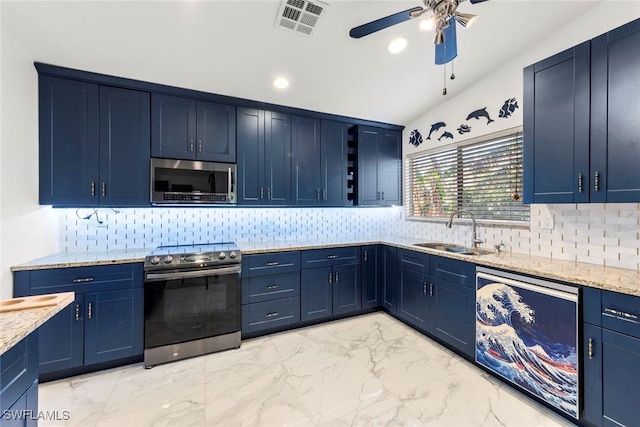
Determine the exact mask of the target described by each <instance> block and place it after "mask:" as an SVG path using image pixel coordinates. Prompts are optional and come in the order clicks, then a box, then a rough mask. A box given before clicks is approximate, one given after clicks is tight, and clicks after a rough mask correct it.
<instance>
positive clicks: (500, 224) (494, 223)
mask: <svg viewBox="0 0 640 427" xmlns="http://www.w3.org/2000/svg"><path fill="white" fill-rule="evenodd" d="M405 219H406V220H407V221H415V222H428V223H433V224H446V223H447V222H448V221H449V218H425V217H419V216H408V217H406V218H405ZM472 222H473V221H472V220H471V218H467V217H464V218H457V217H456V218H454V220H453V223H454V224H461V223H463V224H467V223H468V224H471V223H472ZM476 223H477V225H478V226H480V227H491V228H511V229H513V228H518V229H524V230H529V229H530V223H529V222H522V221H499V220H491V219H477V220H476Z"/></svg>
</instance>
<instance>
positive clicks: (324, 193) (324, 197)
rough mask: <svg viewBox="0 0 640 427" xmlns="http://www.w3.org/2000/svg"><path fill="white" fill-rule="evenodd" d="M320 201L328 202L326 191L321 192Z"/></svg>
mask: <svg viewBox="0 0 640 427" xmlns="http://www.w3.org/2000/svg"><path fill="white" fill-rule="evenodd" d="M320 200H327V191H326V190H324V189H323V190H320Z"/></svg>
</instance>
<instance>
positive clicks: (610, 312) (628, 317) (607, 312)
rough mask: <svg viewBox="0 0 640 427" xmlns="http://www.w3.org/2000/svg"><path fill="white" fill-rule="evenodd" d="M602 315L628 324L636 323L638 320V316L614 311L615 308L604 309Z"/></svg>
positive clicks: (639, 317) (639, 318)
mask: <svg viewBox="0 0 640 427" xmlns="http://www.w3.org/2000/svg"><path fill="white" fill-rule="evenodd" d="M604 314H605V315H609V316H614V317H617V318H618V319H621V320H628V321H630V322H636V323H638V321H639V320H640V316H638V315H637V314H632V313H627V312H624V311H620V310H616V309H615V308H605V309H604Z"/></svg>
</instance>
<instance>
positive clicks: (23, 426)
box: [0, 380, 38, 427]
mask: <svg viewBox="0 0 640 427" xmlns="http://www.w3.org/2000/svg"><path fill="white" fill-rule="evenodd" d="M0 421H2V422H1V423H0V425H2V427H38V381H37V380H36V381H35V382H34V383H32V384H31V387H29V389H27V391H26V392H24V394H23V395H22V396H20V398H19V399H18V400H17V401H16V402H15V403H14V404H13V406H11V407H10V408H9V409H8V410H6V411H3V412H2V413H0Z"/></svg>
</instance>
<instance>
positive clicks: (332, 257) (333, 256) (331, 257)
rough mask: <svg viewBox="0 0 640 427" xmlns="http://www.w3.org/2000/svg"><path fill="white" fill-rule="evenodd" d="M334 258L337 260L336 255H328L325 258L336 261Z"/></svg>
mask: <svg viewBox="0 0 640 427" xmlns="http://www.w3.org/2000/svg"><path fill="white" fill-rule="evenodd" d="M336 258H338V255H329V256H328V257H327V259H336Z"/></svg>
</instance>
